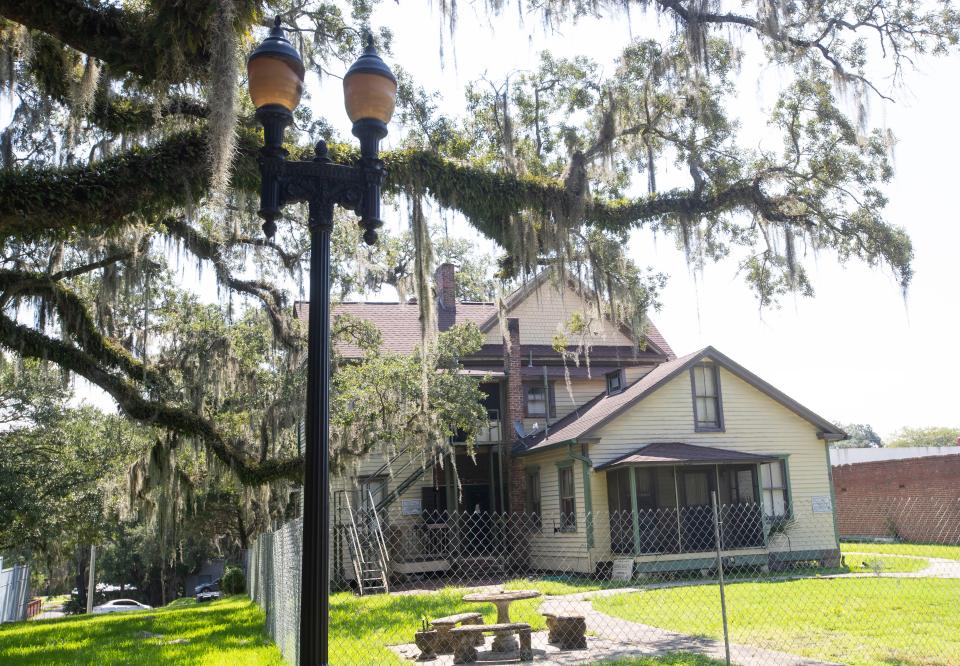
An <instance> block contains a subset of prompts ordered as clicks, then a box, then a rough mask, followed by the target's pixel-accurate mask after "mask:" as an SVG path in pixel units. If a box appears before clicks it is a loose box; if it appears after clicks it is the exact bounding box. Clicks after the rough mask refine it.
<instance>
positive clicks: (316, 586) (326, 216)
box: [247, 17, 397, 666]
mask: <svg viewBox="0 0 960 666" xmlns="http://www.w3.org/2000/svg"><path fill="white" fill-rule="evenodd" d="M247 73H248V76H249V87H250V98H251V99H252V100H253V104H254V106H255V107H256V109H257V112H256V118H257V120H258V121H259V122H260V123H261V124H262V125H263V130H264V132H263V136H264V146H263V148H261V149H260V176H261V186H260V187H261V189H260V211H259V213H260V217H262V218H263V220H264V222H263V231H264V233H265V234H266V235H267V237H272V236H273V235H274V234H275V233H276V230H277V223H276V222H277V219H279V218H280V217H281V215H282V210H283V207H284V206H285V205H287V204H289V203H296V202H306V203H307V205H308V209H309V215H308V220H309V228H310V315H309V320H308V334H307V408H306V450H305V452H304V480H303V498H304V501H303V552H302V562H303V566H302V569H301V588H300V664H302V665H303V666H313V665H314V664H323V665H326V664H327V663H328V628H329V611H330V606H329V595H330V507H329V494H328V493H329V487H330V485H329V477H330V469H329V449H328V443H329V434H328V427H329V412H330V405H329V390H330V234H331V232H332V230H333V209H334V206H338V205H339V206H341V207H343V208H347V209H349V210H353V211H355V212H356V213H357V215H358V216H359V217H360V226H361V227H362V228H363V230H364V231H363V240H364V241H365V242H366V243H367V244H370V245H372V244H373V243H375V242H376V240H377V229H379V228H380V227H381V226H383V221H382V220H381V219H380V189H381V186H382V185H383V179H384V177H385V175H386V171H385V169H384V166H383V162H382V161H381V160H380V159H379V157H378V155H379V150H380V140H381V139H383V137H385V136H386V135H387V123H389V122H390V118H391V117H392V116H393V109H394V105H395V103H396V97H397V79H396V77H394V75H393V73H392V72H391V71H390V68H389V67H387V65H386V64H385V63H384V62H383V60H381V59H380V56H379V55H377V50H376V49H375V48H374V46H373V39H372V37H371V38H369V39H368V42H367V45H366V48H365V49H364V52H363V55H361V56H360V58H359V59H358V60H357V61H356V62H355V63H353V65H352V66H351V67H350V69H349V70H347V73H346V75H344V77H343V96H344V105H345V107H346V110H347V115H348V116H349V117H350V120H351V121H352V122H353V134H354V136H356V137H357V138H358V139H359V140H360V159H359V161H358V162H357V164H356V165H355V166H348V165H342V164H335V163H333V161H332V160H331V159H330V156H329V154H328V153H327V144H326V143H325V142H323V141H320V142H319V143H317V146H316V156H315V157H314V158H313V160H312V161H303V162H300V161H293V162H292V161H289V160H287V151H286V150H285V149H284V148H283V133H284V130H285V129H286V127H287V126H288V125H290V124H291V123H292V122H293V111H294V109H296V108H297V105H298V104H299V103H300V96H301V95H302V93H303V77H304V73H305V70H304V66H303V60H302V59H301V58H300V54H299V53H298V52H297V50H296V49H295V48H293V45H292V44H291V43H290V42H289V41H288V40H287V38H286V36H285V35H284V32H283V28H282V27H281V26H280V18H279V17H277V19H276V21H275V22H274V27H273V28H272V29H271V31H270V36H269V37H267V38H266V39H265V40H264V41H263V42H262V43H261V44H260V45H259V46H258V47H257V48H256V50H255V51H254V52H253V53H252V54H250V57H249V59H248V60H247Z"/></svg>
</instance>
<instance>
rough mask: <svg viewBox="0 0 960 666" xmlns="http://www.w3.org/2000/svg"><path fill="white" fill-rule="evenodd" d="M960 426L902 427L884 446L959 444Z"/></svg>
mask: <svg viewBox="0 0 960 666" xmlns="http://www.w3.org/2000/svg"><path fill="white" fill-rule="evenodd" d="M958 443H960V428H943V427H930V428H902V429H900V430H899V431H897V432H895V433H894V434H893V435H892V436H891V437H890V439H889V440H888V441H887V443H886V444H885V445H884V446H897V447H899V446H957V445H958Z"/></svg>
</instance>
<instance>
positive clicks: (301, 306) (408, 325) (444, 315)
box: [293, 270, 676, 362]
mask: <svg viewBox="0 0 960 666" xmlns="http://www.w3.org/2000/svg"><path fill="white" fill-rule="evenodd" d="M548 273H549V270H545V271H542V272H541V273H539V274H538V275H537V276H536V277H535V278H534V279H533V280H531V281H530V282H528V283H527V284H525V285H523V286H521V287H520V288H519V289H517V290H516V291H514V292H513V294H511V295H510V296H509V297H507V301H508V304H510V307H514V306H515V305H516V304H518V303H519V302H520V301H522V300H523V299H524V298H525V296H526V295H529V293H530V291H531V289H534V288H536V286H538V285H539V284H541V283H542V282H543V281H544V280H545V279H546V276H547V274H548ZM331 309H332V311H333V316H334V317H336V316H337V315H340V314H349V315H353V316H354V317H357V318H358V319H363V320H365V321H369V322H370V323H372V324H373V325H374V326H376V327H377V328H378V329H379V330H380V333H381V335H382V336H383V348H384V350H386V351H391V352H395V353H397V354H409V353H411V352H413V350H414V349H415V348H416V347H417V345H419V344H420V306H419V305H417V304H416V303H397V302H393V303H359V302H356V303H354V302H345V303H339V304H335V305H333V306H332V307H331ZM293 311H294V314H295V315H296V316H297V317H298V318H299V319H300V321H301V322H303V324H304V326H306V324H307V319H308V317H309V313H310V303H309V302H307V301H297V302H296V303H294V306H293ZM467 322H473V323H475V324H476V325H477V326H478V327H480V330H481V331H486V330H490V329H492V328H493V327H494V326H495V325H497V305H496V304H495V303H481V302H472V301H467V302H461V303H457V304H456V307H455V308H437V327H438V328H439V330H440V331H446V330H448V329H450V328H451V327H453V326H455V325H457V324H465V323H467ZM645 337H646V340H647V342H648V343H650V344H649V345H648V347H647V349H646V350H645V351H643V352H637V350H636V348H635V347H633V346H620V347H613V346H608V347H597V348H595V350H591V355H592V356H594V357H596V358H600V357H607V358H611V359H613V358H617V359H620V358H622V359H623V360H624V362H630V361H631V360H632V361H634V362H636V361H640V360H641V359H644V360H647V359H648V357H650V358H652V357H654V356H656V357H657V358H655V359H654V360H655V361H660V360H663V358H664V357H666V358H667V359H673V358H675V357H676V355H675V354H674V353H673V350H672V349H671V348H670V345H669V344H667V341H666V339H665V338H664V337H663V335H662V334H661V333H660V331H659V330H657V327H656V326H654V325H653V324H652V323H650V324H649V325H648V326H647V331H646V336H645ZM486 347H490V346H489V345H487V346H486ZM486 347H485V350H486V351H488V352H490V351H497V352H498V353H497V355H498V356H500V355H502V351H500V350H492V348H491V349H486ZM524 350H525V351H533V352H534V354H536V355H541V351H538V350H533V349H531V347H530V346H529V345H526V346H525V347H524ZM339 351H340V353H341V354H343V355H344V356H347V357H357V356H361V355H362V354H361V350H360V349H358V348H357V347H354V346H353V345H343V346H341V347H340V349H339ZM543 351H544V353H553V351H552V348H547V347H544V350H543ZM557 356H558V358H559V355H557ZM647 362H649V360H647Z"/></svg>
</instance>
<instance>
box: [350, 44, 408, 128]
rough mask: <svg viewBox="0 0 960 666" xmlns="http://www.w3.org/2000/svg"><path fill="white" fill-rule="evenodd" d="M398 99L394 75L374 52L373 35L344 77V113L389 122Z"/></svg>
mask: <svg viewBox="0 0 960 666" xmlns="http://www.w3.org/2000/svg"><path fill="white" fill-rule="evenodd" d="M396 103H397V79H396V77H395V76H394V75H393V72H391V71H390V68H389V67H387V65H386V63H384V62H383V60H382V59H381V58H380V56H379V55H378V54H377V49H376V48H375V47H374V46H373V39H372V38H370V39H368V41H367V47H366V49H364V51H363V55H362V56H360V57H359V58H358V59H357V61H356V62H355V63H353V65H351V66H350V69H348V70H347V73H346V74H345V75H344V77H343V104H344V106H345V107H346V110H347V116H349V117H350V120H351V121H353V122H354V123H356V122H357V121H359V120H379V121H380V122H382V123H383V124H385V125H386V124H387V123H389V122H390V119H391V118H392V117H393V108H394V106H396Z"/></svg>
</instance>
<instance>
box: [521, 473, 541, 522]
mask: <svg viewBox="0 0 960 666" xmlns="http://www.w3.org/2000/svg"><path fill="white" fill-rule="evenodd" d="M523 474H524V477H525V480H526V492H525V495H524V501H523V505H524V506H523V508H524V511H525V512H526V513H528V514H530V516H531V518H530V521H531V524H532V526H533V528H534V529H535V530H536V531H538V532H539V531H541V530H542V529H543V487H542V485H541V483H540V467H539V466H532V467H527V468H525V469H524V471H523ZM534 489H536V493H534Z"/></svg>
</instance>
